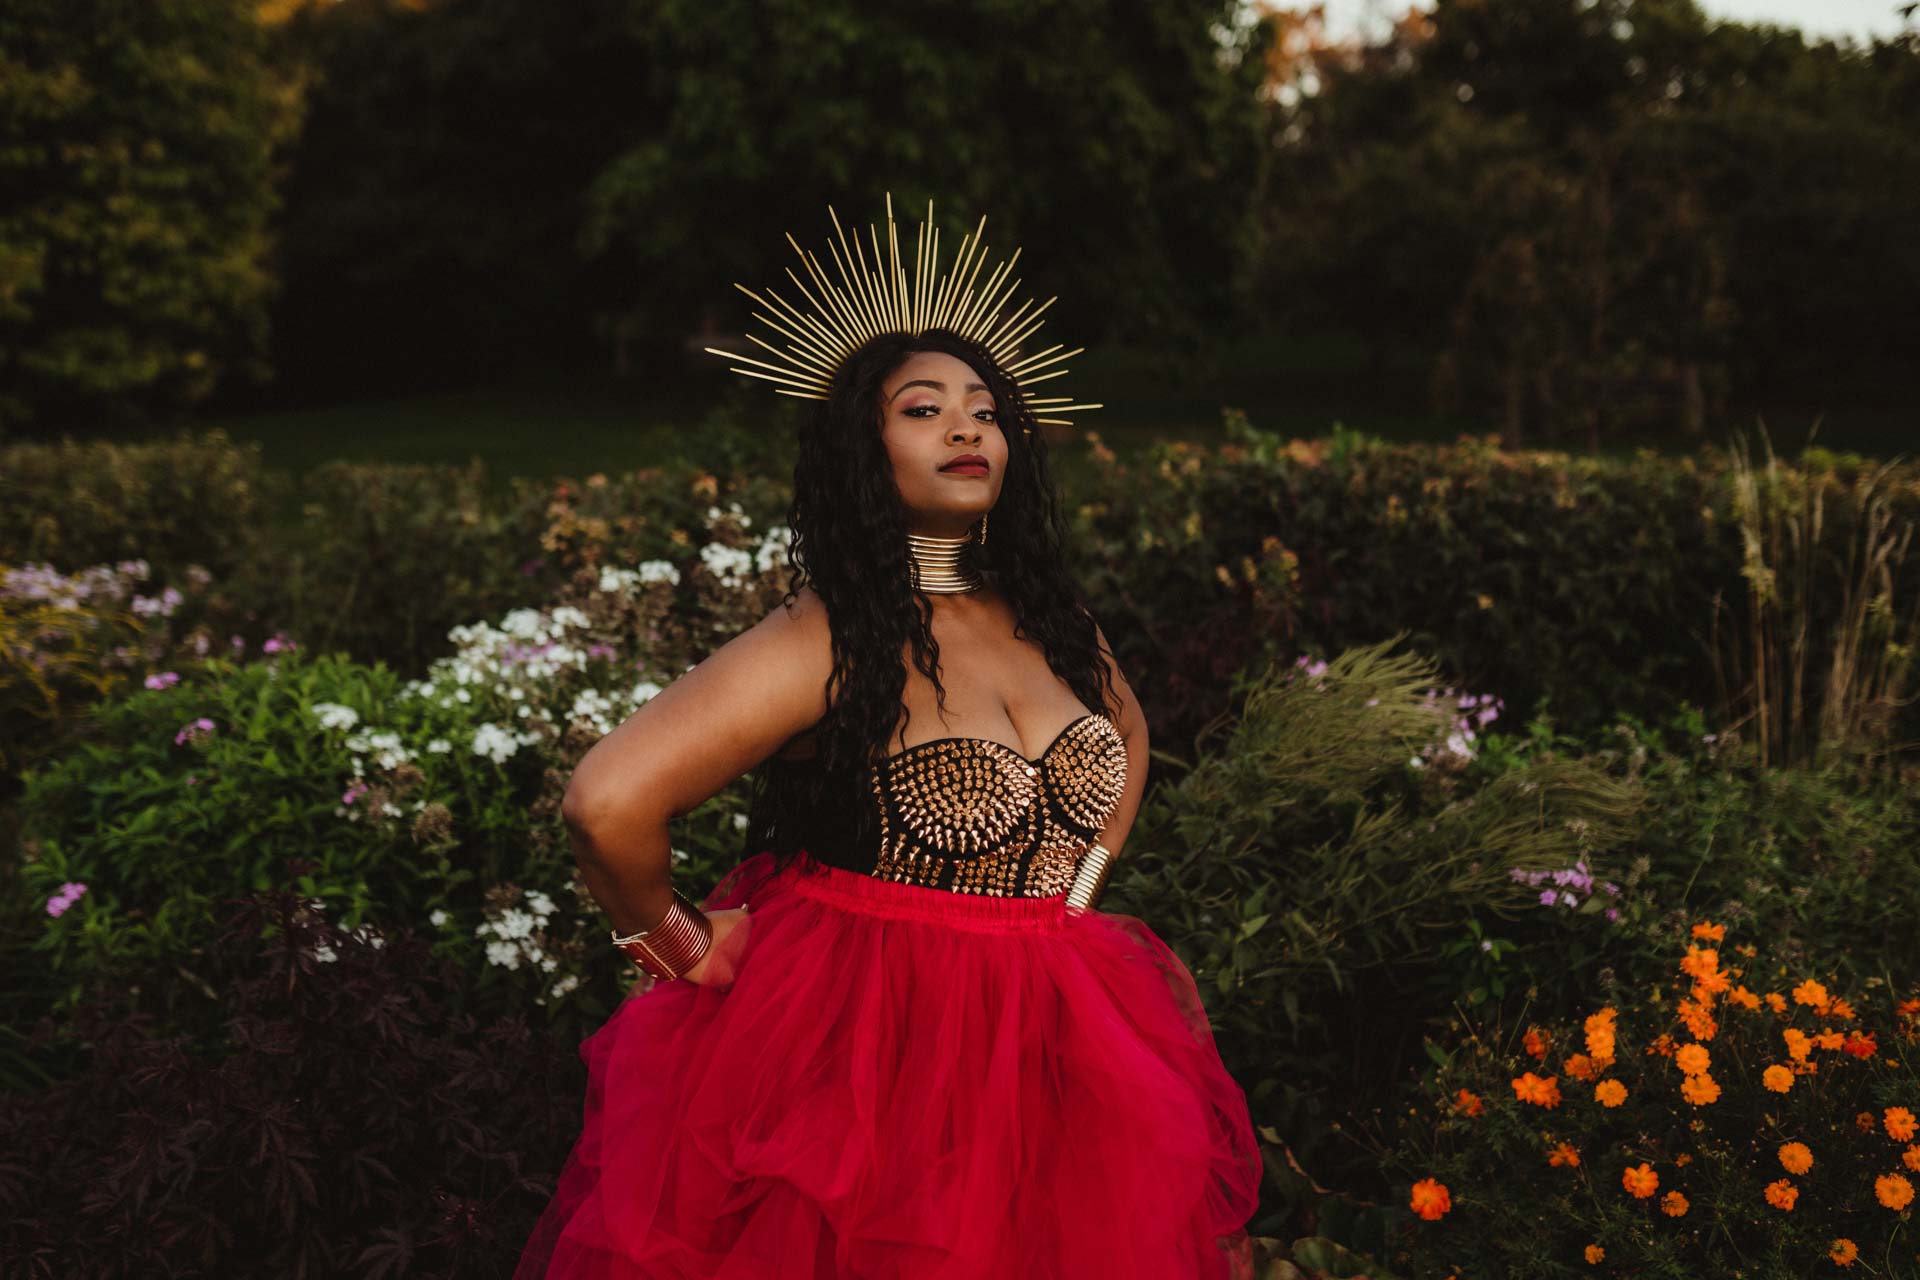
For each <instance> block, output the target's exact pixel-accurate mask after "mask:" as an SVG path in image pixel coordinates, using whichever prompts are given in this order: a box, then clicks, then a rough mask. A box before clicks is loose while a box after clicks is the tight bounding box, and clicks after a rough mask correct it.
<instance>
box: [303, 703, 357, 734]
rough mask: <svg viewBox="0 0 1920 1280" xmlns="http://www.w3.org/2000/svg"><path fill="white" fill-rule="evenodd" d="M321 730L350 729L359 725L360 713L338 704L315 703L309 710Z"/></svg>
mask: <svg viewBox="0 0 1920 1280" xmlns="http://www.w3.org/2000/svg"><path fill="white" fill-rule="evenodd" d="M309 710H311V711H312V712H313V714H314V718H315V719H317V720H319V721H320V727H321V728H322V729H351V728H353V726H355V725H357V724H359V723H360V713H359V712H358V711H355V710H354V709H353V708H352V707H347V706H342V705H341V704H340V703H338V702H316V703H314V704H313V706H312V707H310V708H309Z"/></svg>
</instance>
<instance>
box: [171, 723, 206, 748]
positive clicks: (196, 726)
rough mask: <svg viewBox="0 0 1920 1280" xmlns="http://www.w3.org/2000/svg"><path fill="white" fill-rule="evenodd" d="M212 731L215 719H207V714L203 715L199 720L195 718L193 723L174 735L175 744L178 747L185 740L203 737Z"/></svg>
mask: <svg viewBox="0 0 1920 1280" xmlns="http://www.w3.org/2000/svg"><path fill="white" fill-rule="evenodd" d="M212 732H213V721H211V720H209V719H207V718H206V717H205V716H201V717H200V718H199V719H198V720H195V721H194V722H193V723H192V724H190V725H188V726H187V727H186V728H184V729H182V730H181V731H180V732H178V733H176V734H174V735H173V745H174V746H176V747H177V746H179V745H180V744H181V743H183V742H190V741H193V740H194V739H197V738H203V737H205V736H206V735H207V734H210V733H212Z"/></svg>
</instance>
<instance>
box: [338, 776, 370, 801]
mask: <svg viewBox="0 0 1920 1280" xmlns="http://www.w3.org/2000/svg"><path fill="white" fill-rule="evenodd" d="M367 791H368V787H367V784H366V783H364V782H362V781H360V779H358V778H355V779H354V780H353V782H352V783H351V784H350V785H349V786H348V787H347V789H346V791H345V792H344V793H342V795H341V796H340V803H341V804H352V803H353V802H354V801H355V800H358V799H359V798H360V797H361V796H363V795H365V794H367Z"/></svg>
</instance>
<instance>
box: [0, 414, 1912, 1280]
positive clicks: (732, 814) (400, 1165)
mask: <svg viewBox="0 0 1920 1280" xmlns="http://www.w3.org/2000/svg"><path fill="white" fill-rule="evenodd" d="M1222 434H1223V437H1224V442H1223V443H1221V444H1219V445H1217V446H1201V445H1195V444H1191V443H1179V442H1173V443H1166V444H1163V445H1158V446H1153V447H1151V448H1149V449H1147V450H1144V451H1142V452H1139V453H1137V454H1134V455H1129V456H1124V457H1123V456H1120V455H1118V454H1116V453H1115V452H1114V451H1113V450H1111V449H1108V448H1107V447H1106V446H1105V445H1104V444H1103V443H1102V442H1101V440H1100V438H1099V436H1098V434H1097V433H1092V432H1088V433H1084V434H1083V435H1082V436H1081V437H1078V438H1076V439H1074V440H1072V441H1063V442H1061V444H1060V446H1059V447H1060V449H1061V451H1062V452H1063V453H1067V452H1073V451H1077V452H1078V464H1079V466H1078V469H1077V470H1076V471H1075V472H1074V474H1075V476H1076V479H1075V481H1074V484H1073V487H1072V489H1071V491H1070V492H1069V494H1068V495H1067V496H1068V499H1069V501H1068V506H1069V510H1070V512H1071V514H1072V523H1073V541H1072V545H1073V548H1074V555H1075V557H1076V561H1077V563H1076V566H1075V569H1076V572H1077V573H1078V574H1079V575H1080V577H1081V580H1082V581H1083V583H1084V584H1085V588H1086V591H1087V593H1088V598H1089V601H1090V603H1091V606H1092V608H1093V610H1094V613H1095V615H1096V617H1098V618H1099V619H1100V620H1101V622H1102V625H1103V628H1104V629H1105V631H1106V632H1107V634H1108V635H1109V637H1110V638H1111V639H1112V640H1113V642H1114V644H1115V646H1116V648H1117V650H1118V652H1119V655H1120V657H1121V660H1122V663H1123V665H1124V666H1125V668H1126V670H1127V671H1128V673H1129V678H1130V680H1131V681H1132V683H1133V684H1134V687H1135V689H1136V690H1137V692H1138V693H1139V696H1140V698H1141V701H1142V704H1143V706H1144V708H1145V710H1146V712H1147V715H1148V719H1149V722H1150V723H1151V724H1152V726H1153V744H1154V754H1153V761H1154V762H1153V777H1152V782H1151V785H1150V787H1149V791H1148V794H1147V798H1146V800H1145V802H1144V803H1143V805H1142V808H1141V810H1140V814H1139V817H1138V819H1137V822H1136V825H1135V827H1134V830H1133V832H1132V834H1131V836H1130V838H1129V841H1128V845H1127V848H1126V852H1125V856H1124V858H1123V860H1122V862H1121V863H1120V865H1119V867H1118V869H1117V870H1116V872H1115V876H1114V880H1113V882H1112V885H1111V887H1110V889H1109V891H1108V894H1107V897H1106V899H1105V900H1104V901H1103V904H1102V905H1103V908H1104V909H1107V910H1112V911H1117V912H1124V913H1127V914H1133V915H1138V916H1140V917H1141V918H1143V919H1145V920H1146V921H1147V922H1148V923H1149V924H1150V925H1151V926H1152V927H1153V928H1154V929H1155V930H1156V931H1157V932H1158V933H1160V934H1161V935H1162V936H1163V937H1165V938H1166V939H1167V941H1168V942H1169V944H1170V945H1172V946H1173V947H1174V949H1175V950H1176V951H1177V952H1178V953H1179V954H1180V955H1181V956H1182V958H1183V959H1184V960H1185V961H1186V962H1187V963H1188V965H1189V967H1190V968H1191V969H1192V971H1193V973H1194V975H1195V977H1196V978H1197V980H1198V981H1199V983H1200V986H1201V989H1202V993H1203V997H1204V999H1205V1002H1206V1005H1207V1011H1208V1014H1209V1017H1210V1019H1211V1020H1212V1022H1213V1025H1214V1027H1215V1028H1216V1035H1217V1039H1218V1043H1219V1045H1220V1048H1221V1052H1222V1054H1223V1056H1224V1057H1225V1059H1226V1061H1227V1064H1228V1066H1229V1068H1230V1069H1231V1070H1232V1071H1233V1073H1234V1075H1235V1078H1236V1079H1238V1080H1239V1081H1240V1082H1241V1083H1242V1084H1243V1085H1244V1087H1245V1088H1246V1090H1247V1093H1248V1097H1249V1101H1250V1104H1251V1106H1252V1110H1253V1113H1254V1118H1255V1122H1256V1125H1257V1127H1258V1130H1259V1133H1260V1135H1261V1138H1262V1142H1263V1145H1264V1148H1265V1163H1266V1166H1267V1175H1266V1180H1265V1184H1264V1187H1263V1200H1262V1205H1261V1209H1260V1212H1259V1214H1258V1215H1257V1217H1256V1219H1255V1221H1254V1222H1253V1224H1252V1228H1253V1230H1254V1232H1255V1234H1256V1236H1257V1237H1258V1238H1259V1245H1260V1249H1261V1265H1262V1269H1263V1270H1262V1274H1263V1276H1268V1277H1291V1276H1309V1275H1311V1276H1321V1275H1326V1276H1372V1277H1380V1278H1383V1280H1384V1278H1387V1277H1424V1276H1448V1275H1452V1276H1457V1277H1495V1276H1509V1275H1556V1274H1569V1275H1571V1274H1622V1275H1626V1274H1631V1275H1640V1276H1670V1277H1682V1276H1699V1275H1707V1274H1711V1275H1724V1276H1753V1277H1762V1276H1767V1277H1771V1276H1804V1275H1809V1274H1825V1273H1827V1272H1829V1271H1831V1272H1833V1273H1835V1274H1839V1273H1842V1272H1848V1271H1851V1273H1853V1274H1880V1275H1899V1274H1909V1273H1911V1270H1912V1268H1913V1267H1914V1266H1915V1260H1916V1256H1917V1255H1920V1244H1917V1243H1916V1241H1915V1238H1914V1236H1913V1234H1912V1232H1911V1229H1910V1224H1911V1206H1910V1202H1911V1200H1912V1198H1913V1188H1914V1185H1915V1182H1916V1180H1920V1141H1916V1128H1915V1115H1916V1113H1920V1072H1916V1069H1915V1056H1914V1055H1915V1053H1916V1049H1917V1045H1920V932H1916V931H1915V930H1914V929H1913V928H1912V926H1911V921H1912V920H1913V919H1914V918H1915V916H1916V913H1917V912H1920V876H1916V875H1915V857H1916V850H1920V812H1916V810H1920V800H1917V799H1916V797H1920V788H1917V787H1916V785H1915V783H1916V773H1917V770H1920V765H1916V761H1915V758H1914V754H1913V746H1914V741H1915V732H1914V730H1915V726H1916V715H1915V712H1914V706H1913V703H1914V698H1913V693H1912V690H1913V687H1914V684H1915V680H1916V668H1915V658H1914V654H1915V644H1916V639H1917V638H1920V637H1917V636H1916V627H1917V626H1920V623H1917V622H1916V608H1915V601H1916V600H1917V599H1920V581H1916V579H1917V578H1920V559H1916V558H1914V557H1911V556H1909V554H1908V547H1909V543H1910V540H1911V536H1912V528H1913V522H1914V518H1915V511H1916V507H1920V469H1916V468H1915V467H1914V466H1913V465H1912V464H1910V463H1905V462H1891V463H1876V462H1872V461H1869V460H1867V459H1863V458H1860V457H1858V456H1855V455H1845V454H1833V453H1827V452H1823V451H1820V450H1817V449H1816V450H1809V451H1807V452H1806V453H1805V454H1804V455H1802V457H1800V458H1799V459H1798V460H1797V461H1795V462H1793V463H1791V464H1789V463H1786V462H1783V461H1781V460H1780V459H1778V458H1776V457H1774V456H1773V454H1772V453H1771V446H1770V444H1769V443H1768V442H1767V441H1766V439H1765V438H1764V437H1762V438H1761V439H1759V440H1757V441H1753V442H1749V441H1746V440H1744V439H1740V440H1738V441H1735V442H1733V443H1731V444H1729V445H1728V446H1726V447H1724V448H1720V449H1702V450H1701V451H1700V452H1699V453H1698V454H1697V455H1691V456H1687V457H1685V458H1683V459H1681V460H1680V461H1679V462H1678V463H1676V462H1675V460H1674V459H1672V458H1661V457H1658V456H1655V455H1653V454H1652V453H1651V452H1647V453H1643V454H1642V455H1640V456H1637V457H1635V458H1632V459H1628V460H1612V461H1595V460H1587V459H1581V458H1578V457H1573V456H1569V455H1566V454H1563V453H1557V452H1546V451H1531V452H1530V451H1519V450H1511V449H1503V448H1501V447H1500V446H1499V445H1498V443H1497V442H1496V441H1492V440H1482V439H1476V438H1473V437H1463V438H1461V439H1460V440H1459V441H1457V442H1455V443H1454V444H1451V445H1396V444H1389V443H1386V442H1383V441H1380V440H1377V439H1373V438H1369V437H1367V436H1364V435H1361V434H1359V433H1354V432H1348V431H1344V430H1341V431H1336V432H1334V433H1332V434H1331V435H1329V436H1326V437H1323V438H1319V439H1312V440H1307V439H1297V438H1284V437H1282V436H1280V435H1277V434H1273V433H1268V432H1264V431H1262V430H1260V429H1259V428H1257V427H1256V426H1255V425H1253V424H1252V423H1251V422H1249V421H1248V420H1247V419H1246V418H1245V417H1244V416H1243V415H1236V414H1229V415H1228V417H1227V419H1226V421H1225V422H1224V423H1223V427H1222ZM776 453H777V451H776ZM782 465H783V460H782V459H780V458H779V457H778V456H774V457H772V458H771V459H769V458H768V457H767V456H766V449H765V446H764V443H763V442H761V443H758V444H757V443H756V441H755V440H754V439H753V438H752V437H751V436H750V435H749V433H747V432H746V431H745V429H743V428H738V427H733V428H729V427H727V426H725V425H724V424H715V425H714V426H713V428H712V429H710V430H705V431H702V432H700V433H697V434H695V435H691V436H689V437H688V438H687V444H686V447H685V449H684V451H683V452H682V454H681V455H680V456H677V457H674V458H672V459H669V460H667V461H665V462H663V463H662V464H661V465H659V466H657V467H651V468H644V469H640V470H636V471H632V472H629V473H626V474H620V475H607V474H591V475H587V476H584V477H578V478H567V479H561V480H557V481H546V480H539V481H534V480H526V479H521V478H513V479H512V481H511V483H510V484H509V485H508V486H506V490H507V491H506V492H505V494H504V495H502V494H501V493H500V492H499V490H498V489H497V488H495V487H493V486H491V485H490V484H489V483H488V477H486V476H485V475H484V474H483V472H484V468H483V467H480V466H478V465H477V464H476V465H472V466H468V467H464V468H461V467H435V466H374V465H366V464H338V465H336V466H332V467H327V468H321V469H319V470H317V471H314V472H311V473H308V474H305V475H302V476H293V475H289V474H286V473H283V472H279V471H277V470H275V469H273V468H271V467H269V466H267V465H266V464H265V463H263V462H262V460H261V458H260V451H259V449H258V447H257V446H251V445H240V444H237V443H235V442H234V441H233V440H231V439H229V438H227V437H226V436H224V435H223V434H221V433H219V432H217V431H211V432H200V433H181V434H180V435H178V436H177V437H175V438H173V439H170V440H167V441H163V442H155V443H148V444H130V445H122V444H111V443H100V442H96V443H90V444H88V443H78V442H73V441H66V442H62V443H59V444H16V445H12V446H8V447H7V448H6V449H5V450H4V451H3V453H0V513H4V514H0V563H3V564H4V566H5V568H4V570H3V571H0V572H3V574H4V577H3V579H0V652H3V653H4V655H5V663H6V670H7V679H6V682H5V685H4V687H5V689H6V690H7V693H6V701H5V704H4V706H0V726H3V728H4V736H3V737H0V752H4V768H5V785H6V788H7V815H6V817H7V831H8V843H7V850H6V853H7V856H6V862H5V868H4V875H0V948H4V966H3V967H4V972H5V973H6V974H7V975H8V976H7V978H6V981H5V984H4V989H3V990H0V999H4V1001H5V1004H6V1010H5V1013H6V1016H5V1017H4V1019H0V1026H4V1028H5V1031H4V1033H0V1034H4V1037H5V1038H4V1040H0V1085H3V1086H4V1092H0V1139H4V1150H5V1152H6V1155H5V1157H4V1158H3V1159H0V1252H3V1253H4V1254H5V1256H7V1257H8V1258H10V1259H15V1260H18V1263H19V1265H20V1267H21V1268H22V1270H21V1274H40V1275H62V1276H65V1275H105V1274H121V1273H125V1272H131V1271H133V1270H136V1269H141V1270H148V1271H153V1270H160V1269H171V1270H178V1269H179V1268H180V1267H182V1266H185V1267H188V1268H190V1269H197V1270H196V1273H199V1274H231V1273H233V1272H234V1271H235V1270H236V1269H257V1270H267V1269H271V1270H273V1271H276V1272H287V1273H305V1274H354V1275H367V1276H384V1275H401V1274H408V1275H412V1274H419V1275H448V1276H454V1275H458V1276H477V1275H493V1274H505V1273H506V1271H507V1270H509V1269H510V1268H511V1263H512V1260H513V1258H514V1257H515V1255H516V1253H517V1250H518V1247H519V1245H520V1244H521V1242H522V1241H523V1240H524V1238H525V1233H526V1231H527V1230H528V1229H529V1228H530V1227H531V1224H532V1221H533V1217H534V1215H535V1214H536V1213H537V1212H538V1210H539V1209H540V1208H541V1206H542V1205H543V1204H544V1203H545V1198H546V1195H547V1194H548V1193H549V1192H550V1190H551V1186H552V1179H553V1177H554V1176H555V1174H556V1172H557V1169H558V1166H559V1162H560V1160H561V1159H562V1158H563V1157H564V1155H565V1153H566V1150H567V1147H568V1145H569V1144H570V1142H571V1141H572V1139H573V1137H574V1136H575V1134H576V1133H577V1127H578V1118H579V1116H578V1108H579V1100H580V1091H581V1089H582V1088H583V1086H584V1069H583V1067H582V1065H581V1063H580V1061H579V1058H578V1056H577V1054H576V1052H575V1050H576V1047H577V1046H578V1044H579V1042H580V1040H581V1038H582V1037H583V1036H584V1035H586V1034H588V1033H590V1032H591V1030H592V1029H593V1028H594V1027H596V1026H597V1025H599V1023H601V1022H602V1021H604V1020H605V1018H606V1017H607V1015H608V1014H609V1012H610V1011H611V1010H612V1009H613V1008H614V1007H615V1006H616V1005H617V1004H618V1002H619V1001H620V1000H622V999H623V998H624V997H625V996H626V995H628V994H629V993H630V992H631V991H632V990H633V984H634V983H635V982H636V981H641V982H644V981H645V980H646V979H645V978H644V977H643V976H642V975H639V974H638V973H637V971H636V970H635V969H634V968H633V966H632V965H631V964H625V963H620V962H619V960H620V957H618V956H617V955H615V954H613V953H612V952H611V951H610V950H609V949H608V948H606V947H604V946H600V945H598V944H597V939H598V938H599V936H600V935H599V930H600V928H602V927H603V922H602V920H601V913H600V911H599V909H598V907H597V906H596V904H595V903H594V901H593V900H592V898H591V897H590V896H589V895H588V894H587V893H586V891H585V888H584V886H583V884H582V882H581V881H580V879H579V877H578V876H577V874H576V873H575V870H574V867H573V864H572V860H571V856H570V854H569V852H568V846H567V842H566V839H565V834H564V830H563V828H562V826H561V824H560V822H559V818H558V805H559V799H560V795H561V793H562V791H563V789H564V786H565V783H566V780H567V777H568V775H569V772H570V770H571V767H572V765H573V764H574V763H575V762H576V761H577V760H578V759H579V758H580V756H581V755H582V754H583V753H584V752H585V750H586V749H587V748H588V747H589V746H590V745H591V744H592V743H593V742H594V741H595V740H596V739H597V738H598V737H599V736H600V735H602V734H604V733H605V732H606V731H607V730H608V729H610V728H611V727H612V726H613V725H614V724H617V723H618V722H619V721H620V720H621V719H622V718H623V717H624V716H625V715H627V714H629V713H630V712H631V711H632V710H633V709H634V708H635V707H637V706H639V705H641V704H642V703H644V702H645V701H646V700H647V699H648V698H650V697H651V696H653V695H654V694H655V693H657V692H659V691H660V689H662V688H663V687H664V686H665V685H666V684H667V683H669V682H671V681H672V679H673V678H674V677H675V676H676V674H678V673H679V672H681V671H684V670H685V669H687V668H688V667H689V666H691V665H692V664H694V663H696V662H698V661H699V659H700V658H701V657H702V656H703V655H704V654H705V653H707V652H709V651H710V650H711V649H713V648H714V647H716V646H717V645H718V644H720V643H722V642H724V640H725V639H727V638H729V637H730V636H731V635H733V634H735V633H736V632H737V631H739V630H740V629H742V628H743V627H745V626H747V625H750V624H751V623H752V622H753V621H755V620H757V619H758V618H759V617H761V616H762V615H764V613H765V612H766V611H767V610H769V609H770V608H772V607H773V606H774V604H775V603H777V601H778V600H779V599H780V597H781V595H782V594H783V592H784V591H785V589H786V586H787V581H788V573H789V570H790V568H791V566H790V565H789V564H788V562H787V559H786V555H785V549H786V544H785V540H784V537H783V534H784V530H785V525H784V519H783V513H784V493H783V486H782V485H781V484H780V483H779V481H778V479H777V477H779V476H780V475H781V474H782ZM749 780H750V777H749V779H743V780H742V781H741V782H740V783H739V784H737V785H736V786H735V787H732V788H729V789H728V790H726V791H724V792H722V793H721V794H719V795H716V796H715V797H714V798H713V799H712V800H711V801H709V802H708V803H707V804H706V805H704V806H703V807H701V808H700V809H699V810H697V811H696V812H693V813H691V814H688V815H686V816H685V818H684V819H682V820H681V821H680V822H678V823H677V824H676V826H675V829H674V847H673V854H672V856H673V860H674V873H675V876H676V881H677V882H678V883H680V884H681V885H682V886H683V888H685V890H686V891H688V892H689V893H693V894H699V893H704V892H705V891H706V889H708V888H710V887H712V885H713V884H714V883H715V882H716V881H717V880H718V879H719V877H720V876H721V875H723V874H724V873H725V872H726V870H727V869H728V868H729V867H731V866H732V865H733V864H734V863H735V862H736V861H737V860H738V859H739V858H740V857H742V856H743V855H744V854H745V853H747V852H751V851H750V850H746V849H744V848H743V829H744V827H745V821H746V819H745V813H746V798H747V789H748V782H749ZM240 1260H245V1262H244V1266H243V1264H242V1262H241V1261H240Z"/></svg>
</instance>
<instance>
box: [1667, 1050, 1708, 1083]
mask: <svg viewBox="0 0 1920 1280" xmlns="http://www.w3.org/2000/svg"><path fill="white" fill-rule="evenodd" d="M1673 1065H1674V1066H1676V1067H1678V1068H1680V1069H1681V1070H1682V1071H1684V1072H1686V1073H1687V1074H1688V1075H1690V1076H1697V1075H1699V1074H1700V1073H1701V1072H1702V1071H1705V1070H1706V1069H1707V1068H1708V1067H1709V1066H1712V1065H1713V1063H1712V1059H1711V1057H1710V1055H1709V1054H1708V1053H1707V1046H1705V1045H1703V1044H1683V1045H1681V1046H1680V1047H1679V1048H1678V1049H1677V1050H1675V1051H1674V1054H1673Z"/></svg>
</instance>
